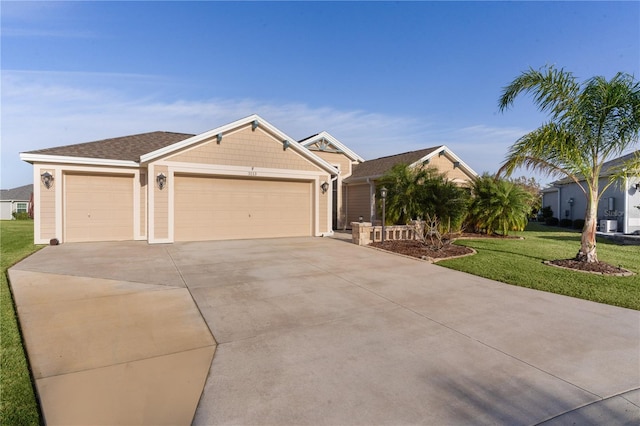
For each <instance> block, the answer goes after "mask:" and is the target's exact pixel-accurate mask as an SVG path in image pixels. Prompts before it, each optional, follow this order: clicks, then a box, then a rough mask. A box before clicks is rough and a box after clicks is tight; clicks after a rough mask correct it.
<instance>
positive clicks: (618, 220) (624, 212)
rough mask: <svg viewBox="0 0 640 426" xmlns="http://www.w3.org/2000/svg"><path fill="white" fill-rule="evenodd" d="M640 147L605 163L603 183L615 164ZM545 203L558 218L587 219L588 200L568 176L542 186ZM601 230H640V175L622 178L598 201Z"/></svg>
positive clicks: (602, 175)
mask: <svg viewBox="0 0 640 426" xmlns="http://www.w3.org/2000/svg"><path fill="white" fill-rule="evenodd" d="M635 155H640V151H635V152H632V153H630V154H627V155H624V156H622V157H619V158H616V159H613V160H611V161H608V162H606V163H604V165H603V167H602V171H601V174H600V182H599V187H600V188H603V187H604V186H605V185H606V184H607V183H608V182H609V177H610V176H611V172H612V170H613V169H614V168H616V167H618V166H620V165H621V164H623V163H624V162H626V161H628V160H629V159H631V158H632V157H633V156H635ZM542 206H543V207H551V210H552V212H553V216H554V217H557V218H558V219H569V220H576V219H584V217H585V213H586V210H587V200H586V197H585V196H584V193H583V192H582V190H581V189H580V188H579V187H578V184H576V183H575V182H573V181H572V180H569V179H567V178H565V179H560V180H557V181H555V182H552V183H551V184H550V186H549V187H547V188H544V189H543V190H542ZM598 230H599V231H600V232H622V233H625V234H632V233H634V232H640V176H631V177H629V178H626V179H619V180H618V181H617V182H615V183H614V184H613V185H611V186H610V187H609V188H608V189H607V190H606V191H604V193H603V194H602V198H601V199H600V203H599V204H598Z"/></svg>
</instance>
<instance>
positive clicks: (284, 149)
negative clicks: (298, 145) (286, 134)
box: [282, 141, 291, 151]
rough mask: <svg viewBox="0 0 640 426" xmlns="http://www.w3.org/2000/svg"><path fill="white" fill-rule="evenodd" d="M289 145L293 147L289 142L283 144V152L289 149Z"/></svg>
mask: <svg viewBox="0 0 640 426" xmlns="http://www.w3.org/2000/svg"><path fill="white" fill-rule="evenodd" d="M289 145H291V142H289V141H284V142H282V150H283V151H286V150H287V148H289Z"/></svg>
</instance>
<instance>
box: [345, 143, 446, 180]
mask: <svg viewBox="0 0 640 426" xmlns="http://www.w3.org/2000/svg"><path fill="white" fill-rule="evenodd" d="M438 148H440V146H434V147H431V148H426V149H420V150H418V151H411V152H404V153H402V154H396V155H389V156H387V157H381V158H376V159H375V160H368V161H365V162H364V163H360V164H355V165H354V166H353V173H352V174H351V176H349V178H348V180H352V179H357V178H364V177H379V176H382V175H383V174H385V173H386V172H387V171H389V170H390V169H391V168H392V167H393V166H395V165H396V164H413V163H415V162H416V161H418V160H420V159H421V158H423V157H425V156H427V155H429V154H431V153H432V152H434V151H435V150H437V149H438Z"/></svg>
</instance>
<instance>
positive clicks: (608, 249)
mask: <svg viewBox="0 0 640 426" xmlns="http://www.w3.org/2000/svg"><path fill="white" fill-rule="evenodd" d="M517 235H519V236H522V237H524V240H500V239H477V240H459V241H457V242H456V244H461V245H465V246H469V247H473V248H474V249H476V250H477V251H478V254H476V255H475V256H469V257H464V258H460V259H452V260H447V261H442V262H438V265H441V266H445V267H447V268H451V269H456V270H458V271H464V272H468V273H470V274H474V275H479V276H481V277H485V278H490V279H493V280H497V281H502V282H504V283H508V284H514V285H519V286H522V287H529V288H534V289H536V290H543V291H549V292H552V293H558V294H564V295H567V296H572V297H578V298H580V299H586V300H592V301H594V302H600V303H606V304H609V305H616V306H622V307H625V308H631V309H636V310H640V262H638V259H640V246H620V245H616V244H614V243H612V242H610V241H608V240H605V239H598V259H599V260H601V261H604V262H607V263H610V264H612V265H615V266H622V267H623V268H625V269H628V270H630V271H633V272H635V273H636V275H633V276H630V277H610V276H603V275H595V274H587V273H584V272H577V271H570V270H564V269H559V268H554V267H551V266H547V265H544V264H543V263H542V262H543V261H544V260H554V259H570V258H573V257H574V256H575V255H576V253H577V252H578V249H579V248H580V233H579V232H574V231H567V230H563V229H561V228H556V227H548V226H545V225H541V224H537V223H530V224H529V226H527V229H526V230H525V231H524V232H520V233H517Z"/></svg>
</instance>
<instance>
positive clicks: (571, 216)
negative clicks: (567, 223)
mask: <svg viewBox="0 0 640 426" xmlns="http://www.w3.org/2000/svg"><path fill="white" fill-rule="evenodd" d="M568 203H569V219H571V220H573V198H569V201H568Z"/></svg>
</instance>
